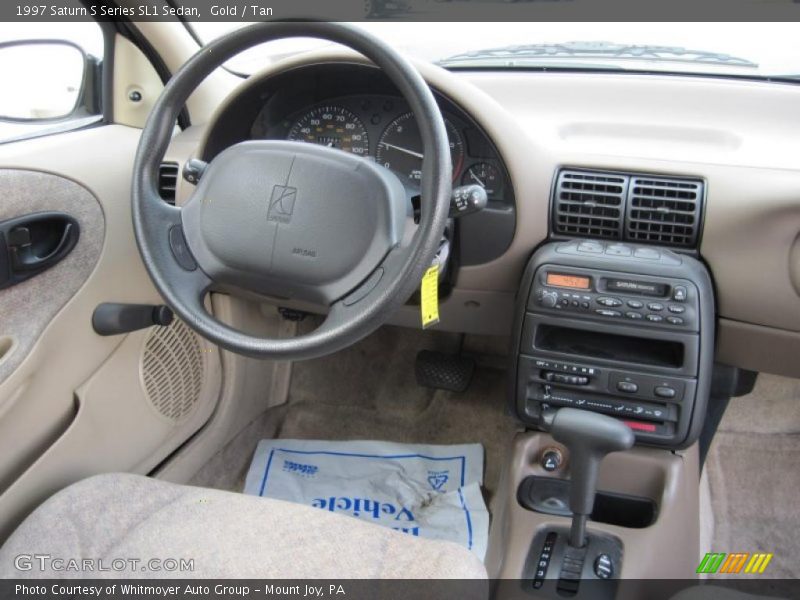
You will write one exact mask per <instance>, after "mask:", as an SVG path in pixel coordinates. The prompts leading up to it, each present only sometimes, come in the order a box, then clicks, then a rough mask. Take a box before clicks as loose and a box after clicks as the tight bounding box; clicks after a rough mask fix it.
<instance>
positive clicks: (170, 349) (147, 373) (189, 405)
mask: <svg viewBox="0 0 800 600" xmlns="http://www.w3.org/2000/svg"><path fill="white" fill-rule="evenodd" d="M204 364H205V362H204V360H203V354H202V348H201V346H200V340H199V339H198V337H197V335H195V333H194V332H193V331H192V330H191V329H189V327H188V326H187V325H186V324H185V323H183V322H182V321H179V320H178V319H175V320H173V322H172V324H171V325H170V326H169V327H155V328H153V330H152V331H151V332H150V335H149V336H148V337H147V341H146V342H145V346H144V352H143V353H142V359H141V370H142V380H143V382H144V389H145V393H146V395H147V399H148V400H149V401H150V403H151V404H152V405H153V407H154V408H155V409H156V410H157V411H158V412H160V413H161V414H162V415H164V416H165V417H167V418H168V419H172V420H174V421H177V420H179V419H181V418H182V417H185V416H187V415H188V414H190V413H191V412H192V410H193V409H194V408H195V405H196V404H197V402H198V401H199V400H200V392H201V390H202V388H203V380H204V375H205V373H204Z"/></svg>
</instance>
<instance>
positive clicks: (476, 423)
mask: <svg viewBox="0 0 800 600" xmlns="http://www.w3.org/2000/svg"><path fill="white" fill-rule="evenodd" d="M462 344H463V345H465V346H466V350H469V349H472V348H474V349H477V351H478V352H479V358H480V360H479V365H481V364H483V365H486V364H489V365H490V366H479V367H478V368H477V369H476V371H475V375H474V377H473V380H472V383H471V385H470V387H469V389H468V390H467V391H466V392H464V393H460V394H459V393H454V392H446V391H442V390H431V389H427V388H422V387H420V386H418V385H417V383H416V380H415V378H414V360H415V358H416V354H417V352H418V351H419V350H423V349H428V350H438V351H441V352H456V351H458V350H459V348H460V347H461V346H462ZM506 344H507V340H505V339H502V338H498V339H494V338H484V337H480V338H471V337H470V336H468V337H467V339H466V340H465V341H462V339H461V336H458V335H454V334H447V333H441V332H437V331H425V332H423V331H419V330H413V329H406V328H400V327H382V328H381V329H379V330H378V331H377V332H375V333H374V334H372V335H371V336H369V337H367V338H366V339H365V340H363V341H361V342H359V343H358V344H356V345H354V346H352V347H350V348H348V349H346V350H343V351H341V352H338V353H336V354H334V355H332V356H329V357H325V358H321V359H316V360H311V361H303V362H298V363H295V365H294V368H293V373H292V383H291V387H290V391H289V401H288V403H287V404H285V405H282V406H278V407H275V408H272V409H269V410H267V411H266V412H265V413H263V415H262V416H261V417H260V418H259V419H257V420H255V421H253V422H252V423H251V424H250V425H249V426H248V427H247V428H246V429H245V430H243V431H242V432H241V433H240V434H239V435H237V436H236V437H235V438H234V439H233V440H232V441H231V442H230V443H229V444H228V445H227V446H226V447H225V448H224V449H223V450H222V451H220V452H219V453H218V454H217V455H216V456H214V457H213V458H212V459H211V460H210V461H209V462H208V463H207V464H206V465H205V466H204V467H203V468H202V469H201V470H200V471H199V472H198V473H197V474H196V475H195V476H194V478H193V479H192V480H191V482H190V483H191V484H193V485H198V486H205V487H213V488H218V489H227V490H233V491H242V490H243V489H244V481H245V475H246V473H247V469H248V467H249V465H250V460H251V458H252V456H253V452H254V450H255V448H256V445H257V443H258V441H259V440H261V439H270V438H275V437H279V438H284V439H286V438H290V439H329V440H359V439H361V440H363V439H381V440H387V441H393V442H401V443H427V444H464V443H480V444H481V445H482V446H483V448H484V451H485V470H484V485H483V491H484V496H485V498H486V499H487V502H488V500H489V499H490V498H491V497H492V495H493V494H494V492H495V490H496V489H497V486H498V483H499V478H500V471H501V469H502V465H503V462H504V460H506V459H507V456H508V452H509V450H510V444H511V440H512V438H513V436H514V433H515V432H516V431H517V430H518V428H519V424H518V423H517V422H516V420H515V419H513V418H512V417H511V416H509V415H508V414H507V411H506V402H507V400H506V394H507V372H506V371H505V370H503V369H500V368H494V364H499V365H503V364H504V362H505V360H504V358H503V357H502V356H497V355H495V354H494V353H500V352H502V351H503V349H504V348H505V346H506ZM489 359H492V360H489Z"/></svg>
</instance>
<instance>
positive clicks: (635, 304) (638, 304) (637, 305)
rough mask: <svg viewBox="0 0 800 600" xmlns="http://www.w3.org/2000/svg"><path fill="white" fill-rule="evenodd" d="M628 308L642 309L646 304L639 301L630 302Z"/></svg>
mask: <svg viewBox="0 0 800 600" xmlns="http://www.w3.org/2000/svg"><path fill="white" fill-rule="evenodd" d="M628 306H630V307H631V308H642V307H643V306H644V302H641V301H639V300H628Z"/></svg>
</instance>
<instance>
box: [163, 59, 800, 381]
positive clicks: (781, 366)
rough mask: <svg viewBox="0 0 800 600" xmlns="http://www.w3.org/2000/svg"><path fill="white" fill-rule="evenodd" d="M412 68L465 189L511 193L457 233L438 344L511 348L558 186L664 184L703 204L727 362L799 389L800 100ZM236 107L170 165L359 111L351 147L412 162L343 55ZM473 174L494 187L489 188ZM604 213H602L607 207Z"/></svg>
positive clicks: (384, 87)
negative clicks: (471, 180)
mask: <svg viewBox="0 0 800 600" xmlns="http://www.w3.org/2000/svg"><path fill="white" fill-rule="evenodd" d="M415 65H416V66H417V68H418V69H419V71H420V73H421V74H422V75H423V77H424V78H425V79H426V81H427V82H428V84H429V85H430V86H431V89H432V90H433V92H434V94H435V96H436V98H437V101H438V102H439V105H440V107H441V109H442V112H443V115H444V117H445V118H446V119H447V121H448V123H449V124H450V125H449V126H448V131H449V132H453V131H455V132H456V134H455V135H453V137H454V138H455V139H452V140H451V151H452V154H451V158H453V157H455V159H456V160H454V164H455V166H456V173H455V183H456V184H458V183H460V182H461V181H463V180H464V177H465V176H466V177H470V175H469V169H470V166H472V165H474V164H477V163H486V164H488V165H490V166H492V167H496V168H497V170H498V171H499V173H500V177H499V180H500V181H501V182H502V183H501V185H499V186H498V187H497V188H496V189H495V188H492V184H493V182H492V183H490V184H487V188H489V189H491V190H492V201H491V202H490V205H489V207H488V208H487V209H485V210H483V211H481V212H480V213H477V214H475V215H469V216H467V217H464V218H462V219H458V220H457V221H458V222H457V230H456V238H455V243H456V246H455V248H454V253H453V254H454V260H455V261H457V264H456V268H455V269H454V274H453V279H452V282H451V286H450V289H449V292H448V295H447V297H444V298H442V299H441V307H440V316H441V320H440V324H439V326H438V327H439V328H440V329H444V330H448V331H457V332H467V333H473V334H489V335H508V334H509V332H510V331H511V329H512V320H513V314H514V303H515V298H516V295H517V293H518V290H519V285H520V279H521V277H522V274H523V272H524V269H525V266H526V264H527V263H528V261H529V259H530V257H531V255H532V254H533V252H535V251H536V249H537V248H539V247H540V246H541V245H542V244H544V243H545V242H547V241H548V239H553V236H554V233H557V232H554V229H553V224H554V223H555V222H556V218H557V216H558V214H559V213H557V211H556V212H554V211H553V210H552V209H553V202H552V201H553V196H554V191H556V190H557V188H558V177H559V174H563V173H568V172H573V171H575V172H579V173H585V172H589V173H594V174H598V173H600V174H606V175H608V174H612V175H614V176H617V175H621V176H622V179H623V180H624V181H627V182H629V183H635V182H638V183H642V182H641V181H639V180H640V179H641V178H642V177H643V176H646V177H647V178H649V179H651V180H653V181H655V180H654V179H653V178H654V177H657V178H660V179H670V178H672V179H674V177H675V176H680V178H681V180H682V181H681V183H687V182H688V183H691V184H696V183H697V182H701V183H702V184H703V187H704V189H703V194H702V200H703V201H702V214H701V218H702V232H701V235H700V236H699V237H698V239H697V247H696V250H695V252H696V254H697V256H699V257H700V259H701V260H702V261H703V262H704V263H705V264H706V265H707V267H708V268H709V270H710V272H711V275H712V279H713V282H714V291H715V297H716V303H717V306H716V315H717V319H716V324H717V332H716V336H715V346H716V348H715V350H716V357H715V358H716V360H718V361H720V362H724V363H726V364H729V365H736V366H741V367H744V368H748V369H752V370H756V371H765V372H771V373H782V374H786V375H792V376H798V375H799V374H800V367H798V365H797V361H796V360H795V358H794V357H796V356H797V353H798V352H800V233H799V232H800V202H799V201H798V200H799V199H800V195H798V194H800V192H798V190H800V159H798V157H799V156H800V154H799V153H798V152H797V140H798V139H800V121H798V119H797V117H796V110H795V107H796V106H797V103H798V102H800V86H797V85H786V84H776V83H758V82H753V81H746V80H737V79H730V78H710V77H708V78H706V77H681V76H672V75H652V74H632V73H588V72H529V71H523V70H519V69H514V70H495V71H468V70H465V71H447V70H444V69H441V68H439V67H436V66H434V65H431V64H428V63H425V62H416V63H415ZM234 83H235V85H234ZM230 92H231V93H230V95H229V96H228V97H227V99H224V100H222V99H221V98H219V97H217V99H216V100H215V101H214V102H213V104H212V103H209V111H211V110H213V111H215V112H214V114H213V115H211V113H210V112H209V115H210V120H209V122H208V124H207V125H196V126H193V127H191V128H190V129H189V130H187V131H184V132H182V133H180V134H178V135H177V136H176V137H175V139H174V140H173V143H172V145H171V147H170V150H169V151H168V153H167V157H166V160H171V161H174V162H175V163H177V164H181V163H183V162H185V161H186V160H187V159H188V158H201V159H203V160H210V159H211V158H213V157H214V156H215V155H216V154H217V153H218V152H220V151H222V150H223V149H225V148H226V147H228V146H229V145H232V144H235V143H238V142H241V141H244V140H250V139H273V138H274V139H287V138H288V137H289V136H294V137H298V136H301V135H302V134H303V132H302V131H301V130H302V129H304V127H306V126H309V125H311V123H310V121H311V120H312V119H315V118H316V116H315V115H312V114H311V113H312V112H313V111H315V110H317V109H324V108H325V107H328V108H335V107H339V108H341V109H344V110H346V111H347V113H343V112H342V113H339V116H340V118H341V117H342V116H343V117H344V123H345V124H347V123H348V122H350V123H351V130H354V128H355V127H357V123H356V122H355V121H354V120H352V119H350V117H349V114H352V115H354V116H355V117H356V118H357V119H358V121H360V123H361V125H363V128H364V130H365V131H366V140H351V142H359V141H360V142H361V143H362V145H361V148H362V149H361V150H360V152H362V153H363V154H362V155H364V156H365V158H366V159H367V160H378V159H379V150H380V143H381V140H383V142H384V143H387V144H392V145H394V146H399V147H401V148H404V149H405V150H411V151H415V149H414V147H413V142H414V140H413V139H411V140H410V142H409V140H407V139H403V140H401V141H402V143H396V142H397V139H398V137H397V135H396V134H398V133H401V134H402V133H404V132H402V131H401V132H397V131H396V128H397V127H398V126H404V125H405V124H404V123H403V122H402V120H401V121H400V122H398V119H399V118H400V117H402V116H403V115H405V114H406V113H407V112H408V110H407V108H406V107H405V106H404V105H403V102H402V99H400V97H399V94H398V93H397V90H396V89H394V88H393V86H392V85H391V84H390V82H389V81H388V80H387V79H386V78H385V77H384V76H383V75H382V74H381V72H380V71H379V70H377V69H376V68H374V67H373V66H371V65H370V64H369V63H367V62H366V61H364V60H363V59H361V58H360V57H358V56H357V55H355V54H353V53H350V52H346V51H341V50H337V49H330V50H325V51H319V52H316V53H312V54H309V55H303V56H296V57H290V58H286V59H282V60H280V61H278V62H276V63H275V64H273V65H269V66H266V67H265V68H264V69H263V70H262V71H261V72H260V73H258V74H256V75H254V76H252V77H250V78H249V79H248V80H247V81H245V82H243V83H242V82H241V81H238V82H232V85H231V88H230ZM220 101H221V102H222V104H221V105H220V104H219V102H220ZM387 101H388V102H389V104H386V102H387ZM329 113H330V114H331V116H332V118H333V120H334V123H331V124H332V125H334V126H335V125H336V118H337V117H336V114H337V113H335V112H334V111H324V114H329ZM376 113H377V116H376ZM374 116H376V122H375V123H373V122H372V119H373V117H374ZM306 118H307V121H304V119H306ZM340 122H341V121H340ZM393 122H394V124H395V130H394V131H393V130H392V128H390V127H389V126H390V124H392V123H393ZM406 124H407V122H406ZM326 125H327V124H326ZM295 126H297V128H296V129H295V131H294V132H292V128H293V127H295ZM315 127H316V125H315ZM323 133H324V132H316V131H313V132H312V131H310V130H309V131H308V133H307V135H308V134H313V137H314V139H312V140H310V141H311V142H312V143H326V144H334V145H335V144H341V145H346V144H344V140H342V141H339V140H337V139H333V140H331V139H325V138H326V136H325V135H322V134H323ZM405 133H408V131H407V130H406V131H405ZM393 139H394V141H393ZM307 141H309V140H307ZM409 143H410V144H411V145H409ZM459 145H460V146H461V147H459ZM345 149H346V148H345ZM387 149H390V148H389V147H388V146H387V147H384V148H383V150H380V156H381V157H383V158H386V157H387V156H388V158H389V161H388V162H389V163H390V167H394V168H396V169H398V170H399V172H400V174H401V176H402V174H403V173H405V176H406V178H407V179H410V180H413V172H414V169H415V167H414V161H413V160H411V158H413V155H408V158H406V156H403V157H400V154H406V153H403V152H402V151H399V150H397V149H396V148H394V149H393V150H395V152H393V153H386V150H387ZM462 151H463V163H459V160H458V159H459V158H460V156H461V155H462ZM398 160H399V162H398ZM475 175H476V176H477V177H478V178H480V179H481V180H482V181H484V182H485V183H486V180H487V179H488V180H490V181H491V179H492V178H491V177H486V178H484V177H481V175H482V173H480V172H475ZM409 176H411V177H409ZM628 189H629V191H631V193H632V189H633V188H628ZM178 192H179V193H178V196H179V202H181V201H185V200H186V199H187V198H189V196H190V195H191V186H190V185H188V184H185V182H183V181H179V190H178ZM622 196H623V198H622V200H619V201H617V210H618V211H619V212H620V214H621V215H622V219H623V221H621V222H623V227H622V228H621V230H620V239H621V240H623V238H624V237H625V235H627V234H626V231H630V230H631V228H630V219H629V218H628V217H629V211H628V208H630V209H631V210H633V208H634V204H633V200H634V198H633V197H632V196H630V197H627V196H625V194H624V193H623V194H622ZM609 201H611V200H609ZM637 202H638V200H637ZM599 210H600V205H599V204H598V205H597V206H596V207H595V208H593V211H599ZM572 235H573V234H570V237H571V236H572ZM581 235H583V234H581V233H580V232H578V236H579V237H580V236H581ZM586 235H591V233H589V234H586ZM623 241H624V240H623ZM650 243H652V244H655V245H658V243H657V242H650ZM765 265H769V267H768V268H765ZM301 308H302V307H301ZM418 321H419V314H418V310H415V308H414V307H404V308H403V309H402V310H399V311H398V313H397V314H396V315H394V316H393V317H392V320H391V322H392V323H394V324H397V325H407V326H411V327H416V326H418Z"/></svg>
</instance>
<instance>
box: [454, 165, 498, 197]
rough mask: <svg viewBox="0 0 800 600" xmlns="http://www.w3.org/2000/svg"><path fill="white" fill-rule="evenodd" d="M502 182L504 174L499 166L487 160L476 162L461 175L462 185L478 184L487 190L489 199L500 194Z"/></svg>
mask: <svg viewBox="0 0 800 600" xmlns="http://www.w3.org/2000/svg"><path fill="white" fill-rule="evenodd" d="M502 183H503V182H502V176H501V175H500V171H499V170H498V169H497V167H494V166H492V165H490V164H489V163H485V162H480V163H475V164H474V165H472V166H471V167H470V168H469V169H467V170H466V171H464V175H463V176H462V177H461V185H471V184H478V185H479V186H481V187H482V188H483V189H485V190H486V195H487V196H489V199H493V198H495V197H496V196H498V195H499V193H500V187H501V186H502Z"/></svg>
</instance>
